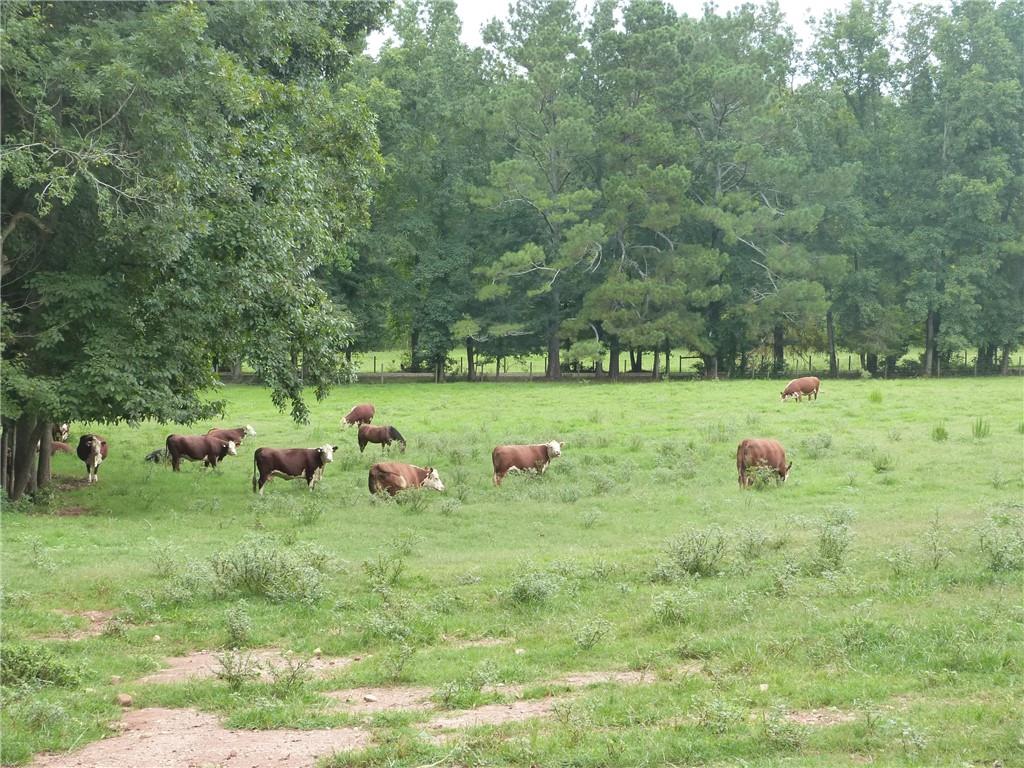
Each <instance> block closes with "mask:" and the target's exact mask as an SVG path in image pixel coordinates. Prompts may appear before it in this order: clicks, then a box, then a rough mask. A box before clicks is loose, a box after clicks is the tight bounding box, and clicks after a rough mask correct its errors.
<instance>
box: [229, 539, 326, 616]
mask: <svg viewBox="0 0 1024 768" xmlns="http://www.w3.org/2000/svg"><path fill="white" fill-rule="evenodd" d="M326 562H327V560H326V557H325V554H324V552H323V550H321V549H320V548H318V547H315V546H308V547H304V548H302V549H300V550H299V551H297V552H292V551H289V550H287V549H284V548H282V547H281V546H280V545H279V544H278V543H277V542H275V541H273V540H272V539H270V538H268V537H266V536H261V535H259V534H252V535H249V536H247V537H246V538H244V539H243V540H242V541H241V542H240V543H239V544H238V545H237V546H236V547H235V548H234V549H232V550H229V551H227V552H217V553H215V554H214V555H212V556H211V557H210V565H211V568H212V570H213V574H214V578H215V579H216V581H217V586H218V588H219V590H220V591H222V592H223V591H237V592H242V593H244V594H249V595H257V596H260V597H267V598H269V599H271V600H273V601H276V602H300V603H304V604H307V605H308V604H312V603H316V602H318V601H320V600H321V599H322V598H323V596H324V592H325V587H324V578H323V572H322V571H321V570H320V569H321V568H325V567H326Z"/></svg>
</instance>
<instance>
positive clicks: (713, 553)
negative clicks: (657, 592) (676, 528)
mask: <svg viewBox="0 0 1024 768" xmlns="http://www.w3.org/2000/svg"><path fill="white" fill-rule="evenodd" d="M725 550H726V539H725V534H723V533H722V530H721V529H720V528H718V527H715V526H712V527H711V528H707V529H705V530H703V531H691V532H689V533H685V534H683V535H682V536H677V537H676V538H673V539H669V540H668V541H667V542H666V543H665V558H664V559H662V560H660V561H659V562H658V564H657V565H656V566H655V573H656V577H657V580H660V581H672V580H674V579H675V578H678V577H680V576H683V575H686V574H689V575H693V576H714V575H715V574H717V573H718V571H719V566H720V565H721V562H722V559H723V558H724V557H725Z"/></svg>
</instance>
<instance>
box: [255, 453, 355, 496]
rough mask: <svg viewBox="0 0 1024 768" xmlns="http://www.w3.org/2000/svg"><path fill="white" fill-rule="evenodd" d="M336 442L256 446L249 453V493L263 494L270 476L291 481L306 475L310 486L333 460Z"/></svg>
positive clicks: (311, 488) (311, 486) (310, 487)
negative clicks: (287, 446)
mask: <svg viewBox="0 0 1024 768" xmlns="http://www.w3.org/2000/svg"><path fill="white" fill-rule="evenodd" d="M336 450H338V446H336V445H330V444H328V445H321V446H320V447H319V448H257V449H256V453H254V454H253V456H252V492H253V493H256V492H257V491H259V494H260V496H262V495H263V486H265V485H266V484H267V483H269V482H270V478H271V477H283V478H284V479H285V480H294V479H295V478H297V477H305V478H306V486H307V487H308V488H309V490H311V491H312V490H313V486H314V485H316V483H317V482H318V481H319V480H320V478H321V477H323V474H324V467H326V466H327V465H328V464H330V463H331V462H332V461H334V452H335V451H336Z"/></svg>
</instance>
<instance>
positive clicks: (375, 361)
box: [373, 355, 377, 373]
mask: <svg viewBox="0 0 1024 768" xmlns="http://www.w3.org/2000/svg"><path fill="white" fill-rule="evenodd" d="M373 372H374V373H376V372H377V356H376V355H374V356H373Z"/></svg>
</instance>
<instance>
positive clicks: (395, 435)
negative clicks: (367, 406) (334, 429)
mask: <svg viewBox="0 0 1024 768" xmlns="http://www.w3.org/2000/svg"><path fill="white" fill-rule="evenodd" d="M392 442H397V443H398V446H399V448H400V449H401V451H402V453H405V438H404V437H402V433H401V432H399V431H398V430H397V429H395V428H394V427H391V426H387V427H383V426H381V427H375V426H373V425H372V424H360V425H359V452H360V453H362V452H363V449H364V448H365V447H366V444H367V443H380V450H381V453H383V452H384V449H385V448H387V447H389V446H390V445H391V443H392Z"/></svg>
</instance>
